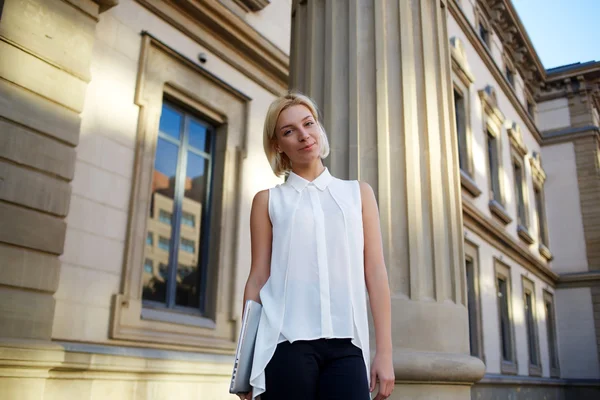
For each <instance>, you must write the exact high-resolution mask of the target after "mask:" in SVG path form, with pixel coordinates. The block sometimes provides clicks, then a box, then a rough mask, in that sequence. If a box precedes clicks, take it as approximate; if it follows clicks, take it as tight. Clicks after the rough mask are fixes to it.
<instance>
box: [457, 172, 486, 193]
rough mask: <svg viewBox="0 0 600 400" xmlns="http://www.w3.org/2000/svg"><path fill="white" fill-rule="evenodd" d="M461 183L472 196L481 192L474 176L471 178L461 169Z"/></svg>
mask: <svg viewBox="0 0 600 400" xmlns="http://www.w3.org/2000/svg"><path fill="white" fill-rule="evenodd" d="M460 183H461V185H462V187H463V189H465V190H466V191H467V193H469V194H470V195H471V196H473V197H478V196H479V195H480V194H481V189H479V187H478V186H477V184H476V183H475V181H474V180H473V178H471V177H470V176H469V175H468V174H467V173H466V172H465V171H463V170H460Z"/></svg>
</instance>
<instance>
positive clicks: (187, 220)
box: [181, 212, 196, 228]
mask: <svg viewBox="0 0 600 400" xmlns="http://www.w3.org/2000/svg"><path fill="white" fill-rule="evenodd" d="M181 223H182V224H183V225H186V226H189V227H190V228H194V227H195V226H196V216H195V215H193V214H190V213H188V212H183V214H182V215H181Z"/></svg>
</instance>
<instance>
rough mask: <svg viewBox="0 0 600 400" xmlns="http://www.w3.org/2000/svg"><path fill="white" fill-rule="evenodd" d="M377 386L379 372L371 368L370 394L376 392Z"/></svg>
mask: <svg viewBox="0 0 600 400" xmlns="http://www.w3.org/2000/svg"><path fill="white" fill-rule="evenodd" d="M375 384H377V372H376V371H375V369H374V368H371V385H370V387H369V392H373V390H375Z"/></svg>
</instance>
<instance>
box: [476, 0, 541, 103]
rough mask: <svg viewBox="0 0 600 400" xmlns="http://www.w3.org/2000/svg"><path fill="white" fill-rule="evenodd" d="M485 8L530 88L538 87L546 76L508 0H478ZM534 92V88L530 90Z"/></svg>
mask: <svg viewBox="0 0 600 400" xmlns="http://www.w3.org/2000/svg"><path fill="white" fill-rule="evenodd" d="M478 3H480V4H482V5H483V6H484V7H486V8H487V10H488V14H489V15H490V17H491V19H492V20H491V23H492V25H493V26H494V28H495V29H494V30H495V31H496V33H497V34H498V37H499V38H500V40H501V41H502V45H503V46H504V47H505V48H507V49H508V50H509V52H510V54H511V55H512V57H513V58H514V63H515V66H516V68H517V69H518V70H519V72H520V74H521V77H522V78H523V81H524V82H525V84H526V85H527V86H528V87H529V88H530V89H534V88H535V89H539V87H540V85H541V83H542V82H544V80H545V78H546V70H545V68H544V66H543V65H542V62H541V61H540V59H539V57H538V55H537V53H536V51H535V49H534V48H533V44H532V43H531V40H530V39H529V35H528V34H527V31H526V30H525V28H524V27H523V24H522V23H521V19H520V18H519V16H518V14H517V12H516V10H515V8H514V7H513V5H512V3H511V1H510V0H478ZM532 92H536V90H532Z"/></svg>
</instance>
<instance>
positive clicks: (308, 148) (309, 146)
mask: <svg viewBox="0 0 600 400" xmlns="http://www.w3.org/2000/svg"><path fill="white" fill-rule="evenodd" d="M315 144H316V143H313V144H310V145H308V146H306V147H303V148H301V149H300V151H307V150H310V149H312V148H313V146H314V145H315Z"/></svg>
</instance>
